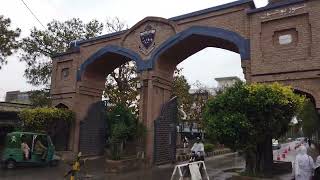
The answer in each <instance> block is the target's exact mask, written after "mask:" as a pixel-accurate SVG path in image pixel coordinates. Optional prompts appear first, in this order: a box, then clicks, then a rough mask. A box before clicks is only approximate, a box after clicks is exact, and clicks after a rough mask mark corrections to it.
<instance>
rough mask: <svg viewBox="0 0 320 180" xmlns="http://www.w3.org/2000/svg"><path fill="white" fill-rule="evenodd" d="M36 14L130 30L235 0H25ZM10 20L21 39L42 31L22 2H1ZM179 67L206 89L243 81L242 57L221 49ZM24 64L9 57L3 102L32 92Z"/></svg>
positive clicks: (1, 75) (0, 74) (0, 90)
mask: <svg viewBox="0 0 320 180" xmlns="http://www.w3.org/2000/svg"><path fill="white" fill-rule="evenodd" d="M24 1H25V3H26V4H27V5H28V6H29V8H30V9H31V10H32V11H33V12H34V14H35V15H36V16H37V17H38V18H39V19H40V21H41V22H42V23H43V24H44V25H45V24H47V23H48V22H50V21H51V20H53V19H57V20H61V21H63V20H67V19H70V18H73V17H78V18H80V19H82V20H83V21H89V20H91V19H98V20H99V21H101V22H105V20H106V19H107V18H112V17H119V18H120V19H121V20H123V21H125V22H126V23H127V24H128V25H129V27H131V26H133V25H134V24H135V23H137V22H138V21H140V20H141V19H143V18H144V17H146V16H159V17H164V18H170V17H174V16H177V15H181V14H185V13H189V12H192V11H197V10H201V9H205V8H209V7H213V6H217V5H221V4H225V3H229V2H232V1H234V0H157V1H155V0H138V1H133V0H90V1H88V0H77V1H75V0H24ZM255 3H256V6H257V7H261V6H265V5H266V4H267V0H255ZM1 14H2V15H4V16H5V17H9V18H10V19H11V21H12V26H13V27H19V28H20V29H22V37H25V36H27V35H28V34H29V32H30V29H31V28H32V27H34V26H36V27H37V28H42V27H41V25H40V24H39V23H38V22H37V21H36V19H35V18H34V17H33V16H32V15H31V14H30V12H29V11H28V9H27V8H26V7H25V6H24V4H23V3H22V1H21V0H1V6H0V15H1ZM179 67H182V68H183V74H184V75H185V76H186V77H187V79H188V81H189V83H191V84H192V83H194V82H195V81H197V80H199V81H200V82H201V83H203V84H205V85H206V86H209V87H212V86H214V85H215V81H214V78H215V77H224V76H238V77H240V78H243V74H242V69H241V66H240V55H239V54H236V53H233V52H230V51H226V50H222V49H218V48H206V49H204V50H202V51H200V52H198V53H196V54H194V55H193V56H191V57H189V58H188V59H186V60H185V61H183V62H182V63H181V64H179ZM24 69H25V64H24V63H23V62H19V60H18V58H17V56H12V57H9V58H8V64H7V65H5V66H3V68H2V69H1V70H0V84H1V86H0V101H1V100H4V96H5V92H6V91H13V90H21V91H25V90H31V89H36V88H39V87H32V86H31V85H29V84H27V83H26V79H25V78H24V77H23V73H24Z"/></svg>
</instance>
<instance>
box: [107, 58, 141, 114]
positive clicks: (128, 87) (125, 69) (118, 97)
mask: <svg viewBox="0 0 320 180" xmlns="http://www.w3.org/2000/svg"><path fill="white" fill-rule="evenodd" d="M137 83H138V77H137V72H136V67H135V64H133V63H130V62H128V63H125V64H123V65H121V66H120V67H118V68H117V69H115V70H114V71H113V72H112V73H110V74H109V75H108V76H107V80H106V83H105V90H104V92H103V95H104V98H106V99H107V100H108V103H110V104H123V105H125V106H126V107H130V108H132V109H133V112H135V114H137V112H138V100H139V92H138V90H137Z"/></svg>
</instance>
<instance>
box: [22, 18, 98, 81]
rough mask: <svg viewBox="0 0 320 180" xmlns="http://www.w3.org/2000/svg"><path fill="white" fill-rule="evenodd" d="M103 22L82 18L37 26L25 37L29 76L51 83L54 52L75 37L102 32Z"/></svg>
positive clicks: (24, 48)
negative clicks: (88, 20) (86, 20)
mask: <svg viewBox="0 0 320 180" xmlns="http://www.w3.org/2000/svg"><path fill="white" fill-rule="evenodd" d="M102 31H103V24H102V23H100V22H98V21H97V20H91V21H90V22H88V23H84V22H83V21H81V20H80V19H78V18H73V19H70V20H67V21H64V22H60V21H57V20H53V21H51V22H50V23H48V24H47V29H45V30H41V29H37V28H36V27H34V28H33V29H32V30H31V33H30V36H28V37H26V38H23V39H22V43H21V48H22V49H23V51H24V53H22V57H21V60H23V61H25V62H26V63H27V68H26V70H25V77H26V78H27V80H28V83H30V84H32V85H36V86H37V85H48V84H50V78H51V72H52V61H51V59H50V57H51V56H53V55H55V54H57V53H60V52H64V51H66V50H67V49H68V47H69V43H70V42H71V41H74V40H80V39H89V38H92V37H95V36H97V35H99V34H101V33H102Z"/></svg>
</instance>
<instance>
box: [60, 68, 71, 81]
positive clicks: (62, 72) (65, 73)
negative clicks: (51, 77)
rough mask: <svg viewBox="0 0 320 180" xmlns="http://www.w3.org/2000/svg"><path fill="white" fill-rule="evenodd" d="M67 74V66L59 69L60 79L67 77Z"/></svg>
mask: <svg viewBox="0 0 320 180" xmlns="http://www.w3.org/2000/svg"><path fill="white" fill-rule="evenodd" d="M68 76H69V68H63V69H62V70H61V79H67V77H68Z"/></svg>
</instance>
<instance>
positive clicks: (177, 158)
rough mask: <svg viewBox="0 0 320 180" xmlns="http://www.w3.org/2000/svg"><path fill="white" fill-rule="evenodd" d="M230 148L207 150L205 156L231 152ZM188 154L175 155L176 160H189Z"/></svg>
mask: <svg viewBox="0 0 320 180" xmlns="http://www.w3.org/2000/svg"><path fill="white" fill-rule="evenodd" d="M231 152H232V151H231V149H227V148H225V149H221V150H216V151H212V152H207V153H206V155H205V157H212V156H218V155H224V154H228V153H231ZM190 158H191V157H190V154H185V155H178V156H176V161H177V162H181V161H187V160H189V159H190Z"/></svg>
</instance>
